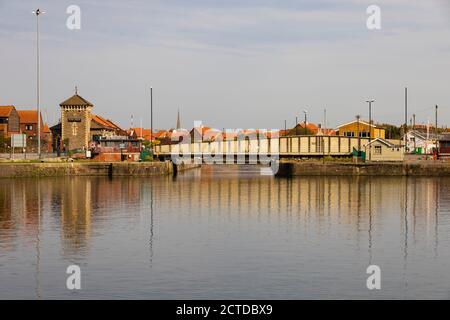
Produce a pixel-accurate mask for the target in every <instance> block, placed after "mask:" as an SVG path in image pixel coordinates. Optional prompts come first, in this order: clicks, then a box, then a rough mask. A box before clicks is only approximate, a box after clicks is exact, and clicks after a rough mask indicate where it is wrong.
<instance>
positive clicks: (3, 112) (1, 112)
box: [0, 106, 15, 117]
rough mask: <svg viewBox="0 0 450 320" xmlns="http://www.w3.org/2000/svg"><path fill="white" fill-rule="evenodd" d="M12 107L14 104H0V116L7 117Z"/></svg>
mask: <svg viewBox="0 0 450 320" xmlns="http://www.w3.org/2000/svg"><path fill="white" fill-rule="evenodd" d="M14 109H15V108H14V106H0V117H9V115H10V114H11V111H13V110H14Z"/></svg>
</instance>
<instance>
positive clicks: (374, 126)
mask: <svg viewBox="0 0 450 320" xmlns="http://www.w3.org/2000/svg"><path fill="white" fill-rule="evenodd" d="M357 121H358V120H353V121H350V122H347V123H344V124H341V125H340V126H337V128H340V127H343V126H346V125H349V124H351V123H355V122H357ZM359 122H360V123H363V124H366V125H368V126H372V127H373V128H379V127H378V126H376V125H374V124H373V123H372V124H369V123H368V122H366V121H363V120H359ZM379 129H380V128H379ZM381 129H383V128H381Z"/></svg>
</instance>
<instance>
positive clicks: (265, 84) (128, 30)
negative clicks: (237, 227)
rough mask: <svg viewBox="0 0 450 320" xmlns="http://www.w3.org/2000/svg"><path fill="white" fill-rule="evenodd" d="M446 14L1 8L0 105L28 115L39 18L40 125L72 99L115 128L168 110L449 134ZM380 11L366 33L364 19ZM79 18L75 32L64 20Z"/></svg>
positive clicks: (442, 7) (48, 4) (113, 0)
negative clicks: (411, 124)
mask: <svg viewBox="0 0 450 320" xmlns="http://www.w3.org/2000/svg"><path fill="white" fill-rule="evenodd" d="M449 3H450V1H446V0H427V1H423V0H371V1H365V0H304V1H301V0H216V1H214V0H209V1H208V0H190V1H183V0H164V1H156V0H154V1H144V0H128V1H121V0H110V1H99V0H91V1H88V0H71V1H65V0H57V1H56V0H54V1H50V0H41V1H28V0H21V1H16V0H0V48H1V50H0V66H1V69H0V70H1V71H0V72H1V75H2V76H1V77H0V105H10V104H12V105H15V106H16V107H17V108H18V109H25V108H35V106H36V40H35V38H36V16H34V15H33V14H32V11H33V10H34V9H36V8H38V7H39V8H41V9H42V10H44V11H45V12H46V13H45V14H44V15H42V16H41V18H40V30H41V106H42V110H43V115H44V117H45V119H46V120H47V121H48V122H49V124H50V125H53V124H55V123H56V122H57V121H58V119H59V103H60V102H62V101H63V100H65V99H66V98H68V97H70V96H71V95H73V94H74V87H75V86H78V92H79V94H80V95H81V96H83V97H84V98H85V99H87V100H89V101H90V102H92V103H93V104H94V110H93V112H94V113H96V114H99V115H101V116H103V117H105V118H108V119H111V120H113V121H115V122H117V123H118V124H120V125H121V126H123V127H125V128H127V127H129V126H130V122H131V120H130V119H131V115H133V118H134V125H135V126H139V125H140V122H141V121H142V123H143V125H144V126H145V127H149V126H150V89H149V88H150V86H152V87H153V102H154V104H153V106H154V127H155V128H170V127H174V126H175V124H176V116H177V110H180V115H181V122H182V126H183V127H184V128H187V129H189V128H191V127H192V126H193V125H194V121H196V120H199V121H202V122H203V124H204V125H207V126H210V127H214V128H219V129H222V128H261V129H271V128H283V127H284V121H285V120H286V121H287V126H288V127H293V126H294V124H295V118H296V117H298V118H299V121H300V119H301V120H302V119H303V117H304V113H303V111H304V110H306V111H307V114H308V121H312V122H316V123H322V122H323V117H324V110H325V109H326V114H327V121H326V127H336V126H337V125H339V124H342V123H345V122H348V121H351V120H353V119H354V118H355V116H356V115H358V114H359V115H361V117H362V118H364V119H367V118H368V106H367V103H366V100H367V99H375V100H376V101H375V102H374V104H373V110H372V117H373V119H374V121H375V122H388V123H392V124H401V123H403V122H404V87H406V86H407V87H408V92H409V96H408V101H409V115H408V119H409V118H411V117H412V114H413V113H415V114H416V123H426V122H427V121H428V120H429V121H431V122H434V106H435V105H439V119H438V122H439V125H440V126H442V125H447V124H448V125H450V108H449V107H450V40H449V39H450V4H449ZM372 4H375V5H378V6H379V7H380V9H381V29H380V30H369V29H368V28H367V27H366V20H367V18H368V17H369V14H367V12H366V9H367V7H368V6H369V5H372ZM70 5H77V6H79V7H80V9H81V29H79V30H70V29H68V28H67V26H66V20H67V19H68V18H69V14H67V13H66V9H67V7H68V6H70Z"/></svg>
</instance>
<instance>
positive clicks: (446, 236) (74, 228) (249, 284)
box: [0, 166, 450, 299]
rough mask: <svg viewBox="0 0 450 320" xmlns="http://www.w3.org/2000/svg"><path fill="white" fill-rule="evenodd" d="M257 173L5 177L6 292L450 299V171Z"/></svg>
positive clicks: (1, 196) (1, 248)
mask: <svg viewBox="0 0 450 320" xmlns="http://www.w3.org/2000/svg"><path fill="white" fill-rule="evenodd" d="M253 171H254V172H253ZM258 172H259V171H255V169H254V168H253V167H240V168H239V169H237V167H233V166H224V167H214V168H212V167H204V168H202V169H201V170H200V169H198V170H194V171H189V172H186V173H183V174H180V175H178V177H176V178H172V177H155V178H114V179H108V178H104V177H76V178H42V179H39V180H38V179H16V180H1V181H0V182H1V184H0V298H2V299H12V298H26V299H36V298H38V299H55V298H77V299H87V298H100V299H104V298H125V299H132V298H138V299H163V298H164V299H172V298H173V299H189V298H191V299H197V298H202V299H218V298H225V299H232V298H233V299H234V298H236V299H247V298H248V299H252V298H261V299H304V298H312V299H318V298H328V299H329V298H333V299H335V298H337V299H344V298H356V299H359V298H371V299H372V298H373V299H379V298H425V299H427V298H438V299H449V298H450V179H448V178H385V177H376V178H365V177H359V178H358V177H323V178H322V177H321V178H318V177H309V178H292V179H277V178H272V177H264V176H263V177H261V176H259V175H258ZM71 264H77V265H79V266H80V267H81V272H82V280H81V285H82V290H80V291H76V292H74V291H69V290H67V289H66V277H67V274H66V273H65V272H66V268H67V266H69V265H71ZM370 264H376V265H379V266H380V267H381V272H382V274H381V275H382V282H381V286H382V287H381V290H379V291H377V290H374V291H369V290H368V289H367V288H366V278H367V276H368V275H366V268H367V266H368V265H370Z"/></svg>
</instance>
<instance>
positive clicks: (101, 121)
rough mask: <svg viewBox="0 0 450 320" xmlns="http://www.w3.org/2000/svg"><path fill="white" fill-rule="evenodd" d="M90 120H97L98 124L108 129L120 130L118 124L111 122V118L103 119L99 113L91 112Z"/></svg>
mask: <svg viewBox="0 0 450 320" xmlns="http://www.w3.org/2000/svg"><path fill="white" fill-rule="evenodd" d="M92 120H93V121H95V122H97V123H98V124H99V125H101V126H103V127H106V128H108V129H117V130H122V129H121V128H120V127H119V126H118V125H116V124H115V123H114V122H112V121H111V120H108V119H105V118H103V117H101V116H99V115H96V114H93V115H92Z"/></svg>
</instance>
